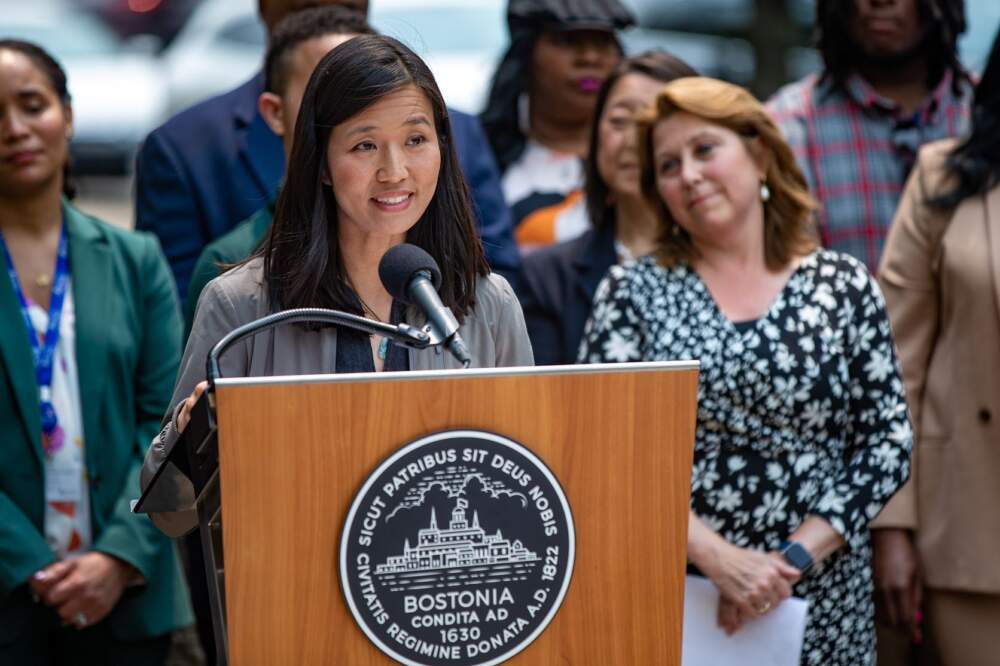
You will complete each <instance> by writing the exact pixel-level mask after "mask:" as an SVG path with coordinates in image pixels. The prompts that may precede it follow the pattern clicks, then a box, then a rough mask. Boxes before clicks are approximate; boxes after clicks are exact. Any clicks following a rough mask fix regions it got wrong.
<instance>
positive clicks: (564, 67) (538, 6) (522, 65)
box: [480, 0, 633, 225]
mask: <svg viewBox="0 0 1000 666" xmlns="http://www.w3.org/2000/svg"><path fill="white" fill-rule="evenodd" d="M632 22H633V20H632V16H631V15H630V14H629V12H628V10H627V9H626V8H625V7H624V6H623V5H621V4H619V2H618V0H585V1H582V2H581V1H580V0H510V2H509V4H508V7H507V25H508V27H509V29H510V48H509V49H508V50H507V53H506V54H505V55H504V57H503V60H501V62H500V64H499V66H498V67H497V70H496V72H495V73H494V75H493V83H492V87H491V89H490V95H489V100H488V101H487V104H486V110H485V111H483V113H482V115H481V116H480V118H481V119H482V121H483V129H484V130H485V132H486V137H487V139H489V142H490V145H491V146H492V148H493V152H494V154H495V155H496V158H497V163H498V164H499V165H500V171H501V173H502V174H503V189H504V196H505V197H506V198H507V203H508V204H509V205H510V207H511V212H512V214H513V216H514V224H515V225H517V224H520V223H521V221H522V220H524V219H525V218H526V217H527V216H528V215H529V214H530V213H531V212H532V211H534V210H536V209H538V208H542V207H544V206H550V205H553V204H557V203H559V202H560V201H562V200H563V199H564V198H565V197H566V196H567V195H568V194H570V193H571V192H574V191H577V190H579V189H580V188H581V187H582V185H583V158H584V157H586V155H587V147H588V142H589V137H590V128H591V125H592V123H593V119H594V108H595V106H596V103H597V93H598V91H599V90H600V87H601V84H602V83H603V82H604V79H605V78H607V76H608V74H609V73H610V72H611V70H612V68H614V66H615V65H616V64H617V63H618V61H619V60H621V57H622V48H621V45H620V44H619V43H618V39H617V38H616V36H615V31H616V30H620V29H622V28H625V27H627V26H629V25H631V24H632Z"/></svg>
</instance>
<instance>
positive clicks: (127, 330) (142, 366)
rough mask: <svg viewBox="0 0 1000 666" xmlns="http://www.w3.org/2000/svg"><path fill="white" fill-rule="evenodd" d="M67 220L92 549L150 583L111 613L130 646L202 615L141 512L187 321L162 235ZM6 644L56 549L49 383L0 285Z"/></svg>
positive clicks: (1, 607)
mask: <svg viewBox="0 0 1000 666" xmlns="http://www.w3.org/2000/svg"><path fill="white" fill-rule="evenodd" d="M63 217H64V220H65V224H66V231H67V237H68V245H69V262H70V274H71V281H72V285H73V294H74V296H75V300H76V356H77V364H78V369H79V382H80V399H81V400H82V402H83V405H82V414H83V431H84V438H85V450H86V465H87V473H88V475H89V477H90V503H91V524H92V527H93V544H92V549H93V550H95V551H100V552H104V553H107V554H109V555H113V556H114V557H117V558H119V559H121V560H124V561H125V562H128V563H129V564H131V565H132V566H134V567H135V568H136V569H137V570H138V571H139V572H140V573H141V574H142V576H143V577H144V578H145V580H146V585H145V586H144V587H142V588H140V589H139V590H137V591H135V593H134V594H133V592H132V591H128V592H126V595H125V596H123V597H122V600H121V601H120V602H119V603H118V605H117V606H116V607H115V609H114V610H113V611H112V612H111V615H110V623H111V628H112V631H113V632H114V633H115V634H116V635H117V636H118V637H119V638H122V639H138V638H143V637H150V636H157V635H161V634H164V633H166V632H169V631H171V630H173V629H175V628H177V627H181V626H184V625H187V624H190V623H191V622H192V621H193V619H192V615H191V610H190V604H189V601H188V597H187V588H186V587H185V586H184V583H183V578H182V575H181V570H180V566H179V563H178V559H177V556H176V552H175V549H174V545H173V543H172V542H171V541H170V540H169V539H168V538H166V537H165V536H164V535H162V534H160V532H159V531H157V529H156V528H155V527H154V526H153V524H152V523H151V522H150V521H149V519H148V518H146V517H144V516H137V515H134V514H132V513H131V510H130V506H129V502H130V500H132V499H134V498H136V497H138V493H139V468H140V467H141V464H142V460H143V456H144V455H145V452H146V448H147V447H148V445H149V440H150V439H152V437H153V436H154V435H155V434H156V432H157V430H158V429H159V421H160V418H161V417H162V415H163V410H164V409H165V408H166V406H167V404H168V401H169V400H170V390H171V387H172V386H173V382H174V377H175V374H176V372H177V363H178V360H179V355H180V335H181V320H180V312H179V310H178V306H177V299H176V297H175V296H174V289H173V284H172V283H171V279H170V271H169V269H168V268H167V263H166V261H164V259H163V254H162V252H161V251H160V248H159V246H158V245H157V243H156V239H155V238H153V237H152V236H149V235H147V234H136V233H133V232H129V231H124V230H121V229H116V228H114V227H111V226H109V225H106V224H104V223H102V222H99V221H97V220H95V219H93V218H90V217H87V216H86V215H84V214H82V213H80V212H79V211H77V210H76V209H74V208H72V207H70V206H69V205H68V204H66V205H64V206H63ZM0 322H3V323H2V325H0V460H3V464H2V465H0V642H6V641H13V640H16V638H17V635H18V634H19V632H20V630H21V628H22V627H23V622H24V621H25V620H26V619H27V618H26V615H27V614H26V613H24V612H23V609H22V608H21V607H20V606H18V604H17V603H16V599H15V595H12V594H11V593H12V592H14V591H15V590H18V589H19V588H21V587H22V586H23V585H24V583H25V582H26V581H27V579H28V577H29V576H31V575H32V574H33V573H34V572H35V571H37V570H38V569H41V568H42V567H44V566H46V565H48V564H51V563H52V562H53V561H54V559H55V558H54V556H53V554H52V551H51V550H50V549H49V547H48V545H47V544H46V543H45V536H44V515H45V478H44V453H43V452H42V442H41V432H42V427H41V422H40V415H39V406H38V385H37V383H36V379H35V369H34V366H33V364H32V359H31V347H30V343H29V341H28V334H27V331H26V329H25V327H24V325H23V323H22V322H23V319H22V317H21V310H20V305H19V303H18V300H17V296H16V295H15V293H14V289H13V285H12V284H11V282H10V280H8V279H6V276H4V277H3V278H2V279H0Z"/></svg>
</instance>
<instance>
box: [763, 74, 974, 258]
mask: <svg viewBox="0 0 1000 666" xmlns="http://www.w3.org/2000/svg"><path fill="white" fill-rule="evenodd" d="M952 83H953V78H952V74H951V73H950V72H949V73H946V74H945V75H944V76H943V77H942V79H941V81H940V83H939V84H938V85H937V87H936V88H935V89H934V91H933V92H932V93H931V94H930V95H929V96H928V98H927V99H926V100H925V101H924V102H923V103H922V104H921V105H920V107H919V108H918V109H917V110H916V112H914V113H912V114H905V113H904V112H903V111H902V109H900V107H899V105H898V104H897V103H896V102H894V101H893V100H890V99H888V98H886V97H883V96H881V95H879V94H878V92H877V91H876V90H875V89H874V88H873V87H872V86H871V85H870V84H869V83H868V82H867V81H865V80H864V79H863V78H861V77H860V76H859V75H857V74H852V75H851V76H849V77H848V78H847V80H846V81H845V82H844V84H843V85H838V84H836V83H834V82H833V81H832V80H830V79H829V78H827V79H821V78H820V77H819V76H817V75H812V76H808V77H806V78H804V79H802V80H801V81H797V82H795V83H792V84H789V85H787V86H785V87H784V88H782V89H781V90H779V91H778V92H777V93H775V95H774V97H772V98H771V99H770V100H769V101H768V103H767V106H768V108H769V110H770V111H771V113H772V114H773V116H774V119H775V121H776V122H777V123H778V125H779V127H780V128H781V130H782V132H784V134H785V138H786V139H787V140H788V143H789V145H791V147H792V150H793V151H794V152H795V158H796V160H797V161H798V164H799V167H801V169H802V170H803V172H804V173H805V177H806V180H807V181H808V183H809V189H810V191H811V192H812V194H813V196H815V197H816V199H818V200H819V202H820V204H821V205H822V209H821V210H820V212H819V215H818V221H819V229H820V236H821V239H822V242H823V245H824V246H826V247H828V248H832V249H835V250H839V251H841V252H846V253H848V254H850V255H852V256H854V257H855V258H857V259H859V260H861V261H863V262H864V263H865V264H866V265H867V266H868V269H869V270H870V271H872V272H873V273H874V271H875V269H876V267H877V266H878V261H879V257H880V256H881V254H882V246H883V244H884V243H885V237H886V235H887V234H888V232H889V226H890V225H891V223H892V219H893V216H894V214H895V212H896V204H897V203H898V201H899V197H900V195H901V194H902V191H903V186H904V185H905V183H906V178H907V176H908V175H909V172H910V169H911V167H912V166H913V163H914V160H915V159H916V155H917V150H918V149H919V148H920V146H921V145H923V144H925V143H929V142H931V141H936V140H938V139H943V138H946V137H953V136H957V135H960V134H962V133H963V132H965V130H966V127H967V125H968V120H969V102H970V101H971V94H972V86H971V85H969V84H968V83H967V82H965V81H963V82H962V83H961V86H960V87H961V95H958V96H956V95H955V92H954V91H953V90H952Z"/></svg>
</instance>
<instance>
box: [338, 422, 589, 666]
mask: <svg viewBox="0 0 1000 666" xmlns="http://www.w3.org/2000/svg"><path fill="white" fill-rule="evenodd" d="M574 556H575V534H574V531H573V516H572V514H571V513H570V507H569V504H568V503H567V501H566V496H565V495H564V494H563V491H562V488H561V487H560V485H559V482H558V481H557V480H556V478H555V476H553V474H552V472H551V471H550V470H549V469H548V467H546V466H545V464H544V463H543V462H542V461H541V460H540V459H539V458H538V457H537V456H535V455H534V454H533V453H532V452H531V451H529V450H528V449H527V448H525V447H524V446H522V445H521V444H518V443H516V442H514V441H511V440H510V439H507V438H506V437H501V436H499V435H495V434H492V433H488V432H481V431H471V430H452V431H447V432H440V433H436V434H433V435H430V436H427V437H424V438H423V439H420V440H418V441H415V442H412V443H410V444H408V445H406V446H403V447H402V448H401V449H399V450H398V451H396V452H395V453H394V454H393V455H391V456H390V457H389V458H388V459H387V460H385V461H384V462H383V463H382V464H381V465H379V467H378V469H376V470H375V471H374V472H373V473H372V474H371V475H370V476H369V477H368V479H367V480H366V481H365V483H364V486H363V487H362V488H361V490H360V491H359V492H358V494H357V496H356V497H355V498H354V502H353V503H352V505H351V509H350V511H349V512H348V514H347V520H346V522H345V524H344V529H343V532H342V533H341V539H340V582H341V587H342V588H343V592H344V597H345V598H346V601H347V605H348V606H349V607H350V609H351V613H353V615H354V618H355V620H357V623H358V625H359V626H360V627H361V629H362V631H364V632H365V634H366V635H367V636H368V638H369V639H370V640H371V641H372V642H373V643H374V644H375V645H376V646H377V647H378V648H379V649H380V650H382V651H383V652H384V653H385V654H387V655H388V656H390V657H391V658H393V659H395V660H397V661H399V662H402V663H404V664H426V665H437V664H470V665H471V664H499V663H500V662H503V661H505V660H507V659H510V658H511V657H512V656H514V655H515V654H517V653H518V652H520V651H521V650H523V649H524V648H526V647H527V646H528V645H529V644H530V643H531V642H532V641H533V640H534V639H535V638H537V637H538V636H539V635H540V634H541V633H542V631H544V630H545V627H546V626H548V624H549V622H551V621H552V619H553V617H555V614H556V612H557V611H558V610H559V606H560V604H561V603H562V600H563V597H564V596H565V595H566V590H567V589H568V587H569V583H570V577H571V575H572V572H573V561H574Z"/></svg>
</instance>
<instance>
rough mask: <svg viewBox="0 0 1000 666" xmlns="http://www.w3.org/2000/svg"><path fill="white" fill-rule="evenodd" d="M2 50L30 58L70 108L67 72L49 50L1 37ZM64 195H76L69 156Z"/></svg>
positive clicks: (64, 179) (64, 170) (60, 100)
mask: <svg viewBox="0 0 1000 666" xmlns="http://www.w3.org/2000/svg"><path fill="white" fill-rule="evenodd" d="M0 51H14V52H15V53H20V54H21V55H23V56H24V57H25V58H27V59H28V60H30V61H31V62H32V63H33V64H34V65H35V67H37V68H38V70H39V71H40V72H41V73H42V74H44V75H45V78H46V79H47V80H48V82H49V85H50V86H51V87H52V90H53V91H54V92H55V94H56V97H58V98H59V103H60V104H62V107H63V109H64V110H68V109H69V108H70V102H71V99H72V98H71V97H70V94H69V85H68V83H67V81H66V72H65V71H63V68H62V66H61V65H60V64H59V61H58V60H56V59H55V58H53V57H52V56H51V55H49V52H48V51H46V50H45V49H43V48H42V47H41V46H38V45H37V44H32V43H31V42H25V41H22V40H20V39H0ZM62 189H63V196H65V197H66V198H67V199H72V198H74V197H75V196H76V184H75V183H74V182H73V174H72V168H71V166H70V160H69V157H68V156H67V158H66V163H65V164H63V187H62Z"/></svg>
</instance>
